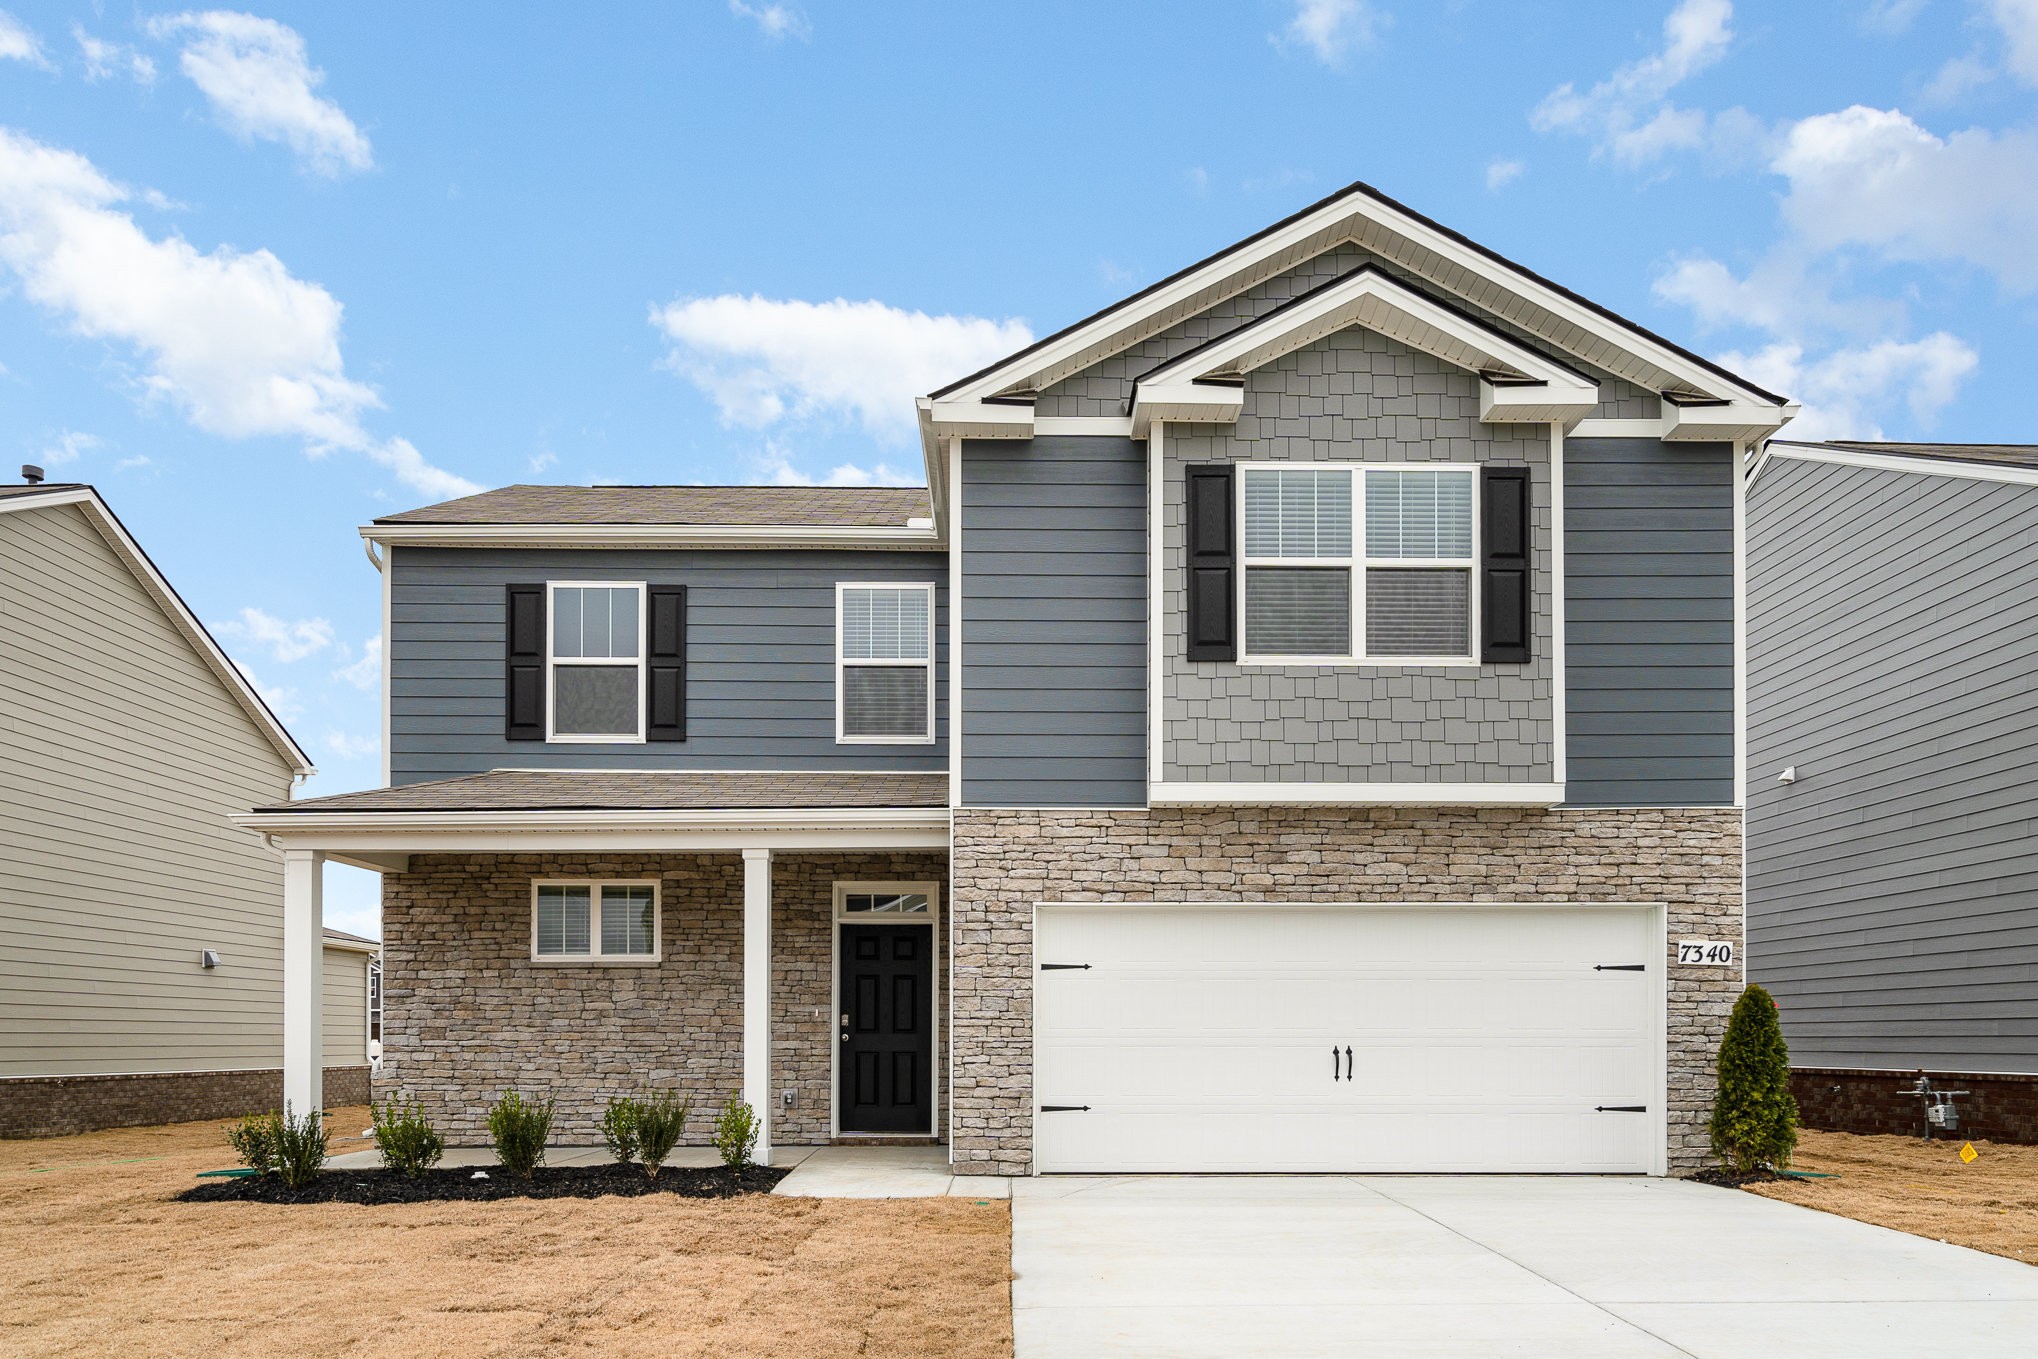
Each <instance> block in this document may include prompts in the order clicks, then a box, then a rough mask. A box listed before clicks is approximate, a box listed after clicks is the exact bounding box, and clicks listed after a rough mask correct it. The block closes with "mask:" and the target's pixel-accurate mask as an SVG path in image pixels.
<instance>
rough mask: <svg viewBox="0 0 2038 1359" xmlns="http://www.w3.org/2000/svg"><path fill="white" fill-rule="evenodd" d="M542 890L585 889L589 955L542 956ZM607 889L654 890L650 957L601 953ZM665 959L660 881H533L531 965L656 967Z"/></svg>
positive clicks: (547, 954)
mask: <svg viewBox="0 0 2038 1359" xmlns="http://www.w3.org/2000/svg"><path fill="white" fill-rule="evenodd" d="M540 887H585V888H587V889H588V894H587V943H588V947H589V948H590V949H592V950H593V951H592V952H589V953H545V954H540V953H539V952H538V889H539V888H540ZM604 887H648V888H650V889H651V951H650V952H649V953H603V952H602V951H601V908H602V899H601V898H602V889H603V888H604ZM664 958H665V894H664V892H663V890H662V889H661V888H660V886H659V883H658V880H657V879H656V878H532V879H531V961H532V962H534V963H536V964H538V965H539V966H541V967H656V966H657V965H658V964H659V963H660V962H662V961H664Z"/></svg>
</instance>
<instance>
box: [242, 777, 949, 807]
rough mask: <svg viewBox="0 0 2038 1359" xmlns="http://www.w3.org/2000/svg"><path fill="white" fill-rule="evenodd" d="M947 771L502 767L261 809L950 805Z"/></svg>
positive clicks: (306, 799) (283, 803)
mask: <svg viewBox="0 0 2038 1359" xmlns="http://www.w3.org/2000/svg"><path fill="white" fill-rule="evenodd" d="M947 805H948V776H947V775H946V774H893V773H868V774H866V773H849V772H839V771H832V770H808V771H776V770H744V769H732V770H686V771H676V770H659V771H648V772H647V771H637V770H608V769H494V770H490V771H489V772H488V773H486V774H468V775H464V776H462V777H460V778H454V779H436V780H433V781H432V782H430V783H410V784H404V785H402V786H401V787H396V788H371V789H369V790H368V791H366V792H361V793H336V794H334V795H333V796H331V797H313V798H304V799H302V800H301V801H297V802H282V803H276V804H273V805H271V806H267V807H258V808H256V810H257V811H260V812H569V811H734V810H739V809H763V810H782V809H786V810H789V809H800V808H829V807H945V806H947Z"/></svg>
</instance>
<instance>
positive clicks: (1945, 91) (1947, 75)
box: [1918, 53, 2000, 104]
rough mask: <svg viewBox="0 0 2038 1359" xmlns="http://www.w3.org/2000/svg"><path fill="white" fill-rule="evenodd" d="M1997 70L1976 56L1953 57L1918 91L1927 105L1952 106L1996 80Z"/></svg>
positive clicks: (1919, 96)
mask: <svg viewBox="0 0 2038 1359" xmlns="http://www.w3.org/2000/svg"><path fill="white" fill-rule="evenodd" d="M1998 74H2000V73H1999V72H1998V71H1997V70H1996V68H1995V67H1994V66H1992V65H1990V64H1989V63H1988V62H1986V61H1984V60H1982V58H1981V57H1980V56H1978V55H1976V54H1973V53H1970V54H1968V55H1967V56H1964V57H1951V58H1949V59H1948V60H1947V61H1946V64H1945V65H1943V66H1941V67H1940V68H1939V69H1938V70H1937V71H1936V72H1934V73H1933V75H1932V78H1931V79H1930V80H1928V81H1926V82H1925V83H1924V85H1923V86H1922V87H1920V88H1919V90H1918V98H1919V99H1921V100H1923V101H1924V102H1925V103H1927V104H1951V103H1955V102H1957V101H1959V100H1960V99H1961V98H1962V97H1963V96H1965V95H1967V94H1969V93H1970V92H1972V91H1974V90H1978V89H1980V88H1981V87H1982V86H1984V85H1986V84H1988V83H1989V82H1990V81H1991V80H1994V79H1995V78H1996V76H1997V75H1998Z"/></svg>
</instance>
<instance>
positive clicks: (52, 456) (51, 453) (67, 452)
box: [36, 429, 102, 467]
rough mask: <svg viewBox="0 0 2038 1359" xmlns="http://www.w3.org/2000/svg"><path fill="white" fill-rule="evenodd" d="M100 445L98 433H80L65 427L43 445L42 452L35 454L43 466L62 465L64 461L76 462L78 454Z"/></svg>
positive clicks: (88, 451)
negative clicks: (52, 439) (54, 437)
mask: <svg viewBox="0 0 2038 1359" xmlns="http://www.w3.org/2000/svg"><path fill="white" fill-rule="evenodd" d="M101 446H102V441H101V440H100V438H99V436H98V435H96V434H80V433H79V432H78V431H77V430H74V429H67V430H64V431H63V432H62V433H60V434H58V435H57V437H56V439H55V440H54V441H52V442H51V443H49V444H47V445H45V446H44V448H43V450H42V452H41V453H39V454H37V455H36V456H37V457H38V458H40V459H41V460H42V465H43V466H44V467H62V466H63V465H64V464H65V463H68V462H76V461H77V460H78V458H79V455H81V454H84V453H90V452H91V451H92V450H93V449H95V448H99V447H101Z"/></svg>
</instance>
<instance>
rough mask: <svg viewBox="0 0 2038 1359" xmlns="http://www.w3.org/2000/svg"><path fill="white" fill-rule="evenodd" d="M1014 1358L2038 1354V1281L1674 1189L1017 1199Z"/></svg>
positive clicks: (1798, 1213) (1111, 1194) (1360, 1189)
mask: <svg viewBox="0 0 2038 1359" xmlns="http://www.w3.org/2000/svg"><path fill="white" fill-rule="evenodd" d="M1012 1236H1013V1239H1012V1265H1013V1270H1014V1273H1015V1276H1016V1278H1015V1281H1014V1283H1013V1285H1012V1301H1013V1324H1014V1330H1015V1334H1016V1338H1017V1342H1018V1343H1017V1359H1061V1356H1071V1357H1072V1356H1078V1355H1080V1356H1085V1359H1102V1357H1104V1356H1116V1355H1126V1356H1130V1355H1139V1356H1142V1357H1145V1359H1151V1357H1153V1356H1169V1359H1197V1357H1199V1356H1213V1357H1214V1356H1233V1355H1242V1354H1269V1355H1273V1354H1278V1355H1282V1356H1284V1357H1287V1359H1298V1357H1299V1356H1326V1355H1362V1354H1363V1355H1376V1354H1377V1355H1394V1356H1397V1357H1399V1356H1409V1357H1411V1359H1413V1357H1414V1356H1422V1357H1423V1359H1433V1357H1435V1356H1446V1355H1449V1356H1456V1355H1464V1356H1479V1357H1480V1359H1488V1357H1490V1356H1496V1355H1524V1356H1529V1355H1533V1356H1548V1355H1564V1356H1567V1359H1613V1357H1615V1356H1619V1357H1620V1359H1628V1357H1629V1356H1634V1357H1635V1359H1644V1357H1646V1359H1661V1357H1662V1356H1688V1357H1690V1359H1779V1357H1783V1359H1877V1357H1878V1356H1884V1355H1889V1356H1911V1355H1920V1354H1957V1355H1959V1356H1960V1359H1998V1357H2001V1359H2010V1356H2015V1357H2016V1359H2029V1356H2031V1355H2033V1354H2038V1268H2033V1267H2032V1266H2029V1265H2025V1264H2022V1263H2020V1262H2018V1261H2014V1260H2005V1259H2000V1258H1998V1257H1996V1256H1991V1255H1984V1254H1982V1253H1980V1252H1978V1251H1971V1250H1965V1249H1963V1248H1961V1247H1958V1246H1948V1245H1943V1244H1941V1243H1939V1242H1936V1241H1928V1240H1924V1239H1922V1238H1919V1237H1914V1236H1907V1235H1905V1234H1903V1233H1901V1232H1895V1231H1890V1230H1888V1229H1886V1228H1882V1227H1872V1226H1869V1225H1867V1224H1865V1223H1859V1222H1853V1221H1849V1220H1848V1219H1846V1218H1840V1217H1833V1216H1830V1215H1828V1214H1825V1213H1819V1212H1815V1211H1813V1210H1811V1209H1808V1208H1799V1207H1796V1206H1794V1205H1791V1204H1786V1203H1777V1202H1775V1201H1773V1200H1769V1199H1763V1198H1758V1197H1757V1196H1755V1195H1753V1194H1741V1193H1735V1192H1733V1191H1730V1190H1723V1189H1711V1188H1706V1187H1704V1186H1701V1185H1693V1184H1684V1183H1680V1182H1678V1181H1674V1180H1648V1179H1594V1178H1586V1179H1573V1178H1558V1177H1551V1178H1525V1177H1483V1176H1467V1177H1461V1178H1441V1177H1394V1176H1368V1177H1341V1176H1324V1177H1238V1178H1223V1179H1219V1178H1198V1177H1174V1176H1150V1177H1125V1178H1119V1177H1096V1178H1092V1177H1083V1178H1060V1177H1056V1178H1043V1179H1029V1180H1019V1181H1017V1182H1015V1184H1014V1186H1013V1203H1012Z"/></svg>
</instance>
